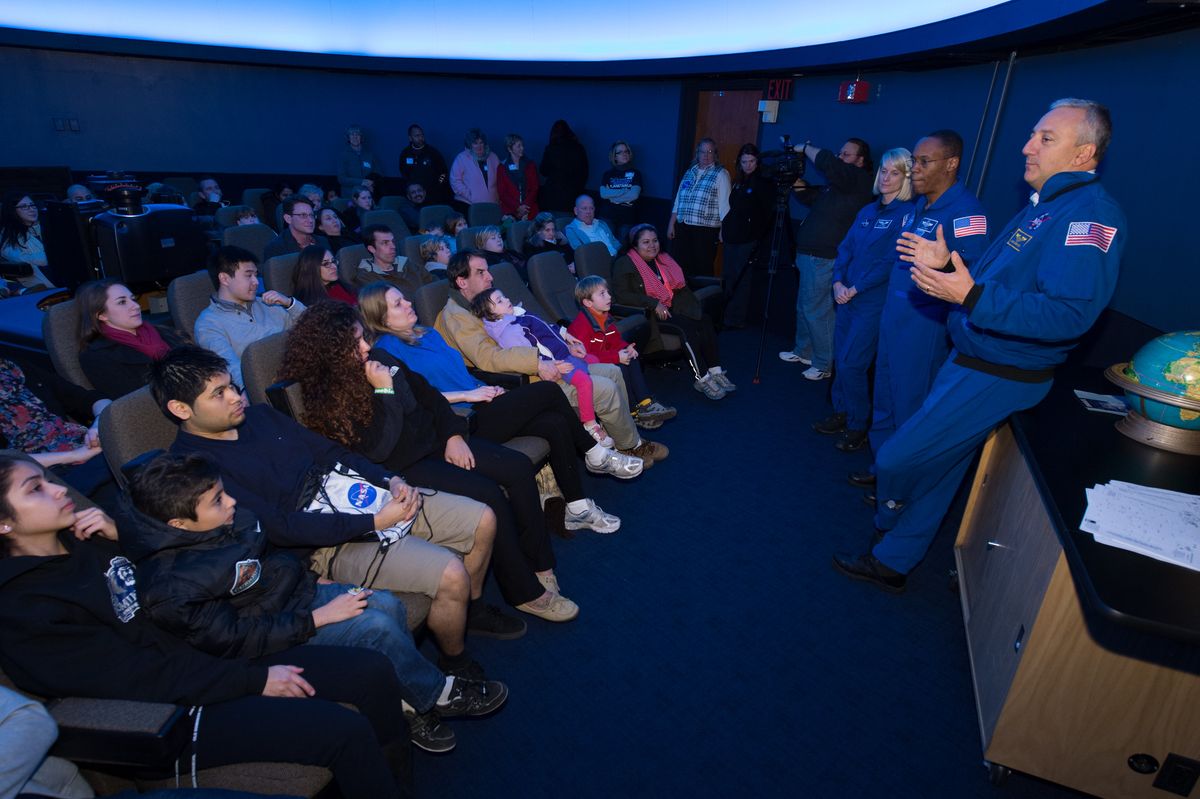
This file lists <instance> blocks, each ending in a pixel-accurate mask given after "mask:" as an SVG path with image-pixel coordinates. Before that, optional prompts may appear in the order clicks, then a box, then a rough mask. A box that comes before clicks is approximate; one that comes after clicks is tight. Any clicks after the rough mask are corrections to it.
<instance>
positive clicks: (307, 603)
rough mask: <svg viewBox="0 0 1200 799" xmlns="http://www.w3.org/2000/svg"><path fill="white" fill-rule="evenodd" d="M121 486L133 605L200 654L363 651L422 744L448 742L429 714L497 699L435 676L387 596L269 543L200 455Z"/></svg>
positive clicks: (460, 712)
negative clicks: (373, 655)
mask: <svg viewBox="0 0 1200 799" xmlns="http://www.w3.org/2000/svg"><path fill="white" fill-rule="evenodd" d="M518 457H519V456H518ZM129 494H130V499H131V502H130V503H129V504H130V507H129V508H127V510H126V512H125V513H124V514H123V515H122V516H121V549H122V551H123V552H124V553H125V555H126V556H128V557H129V559H130V560H131V561H133V564H134V566H135V568H136V569H137V578H138V588H139V591H138V602H139V604H140V605H141V607H142V609H143V610H144V611H145V613H146V615H148V616H149V617H150V619H151V620H152V621H153V622H154V623H155V624H157V625H158V626H159V627H162V628H163V629H165V630H167V631H168V632H170V633H172V634H173V635H175V636H178V637H179V638H182V639H183V640H184V641H186V642H187V643H188V644H189V645H191V646H194V647H196V648H197V649H199V650H200V651H202V652H207V653H208V654H210V655H214V656H216V657H221V658H261V657H266V656H268V655H273V654H275V653H277V652H280V651H282V650H285V649H289V648H291V647H294V646H300V645H301V644H313V645H317V646H356V647H364V648H367V649H374V650H375V651H377V652H379V653H380V654H382V655H385V656H386V657H387V658H388V660H389V661H390V662H391V664H392V667H393V668H394V669H395V672H396V680H397V681H398V682H399V684H400V692H401V697H402V698H403V699H404V701H405V702H407V703H408V704H409V705H410V706H412V707H413V708H414V709H415V713H413V714H410V719H411V721H410V729H411V735H412V741H413V743H414V744H416V745H417V746H419V747H421V748H422V749H425V750H426V751H430V752H447V751H449V750H450V749H453V748H454V733H453V732H452V731H451V730H449V729H447V728H445V727H443V726H442V725H441V721H440V718H453V717H458V716H483V715H487V714H489V713H491V712H493V711H495V710H496V709H498V708H499V707H500V706H501V705H502V704H504V701H505V700H506V699H507V697H508V689H507V688H506V687H505V686H504V684H503V683H500V682H477V681H473V680H466V679H462V678H455V677H447V676H445V675H443V674H442V672H441V671H439V670H438V669H437V667H435V666H434V665H433V664H432V663H430V662H429V661H428V660H426V659H425V658H424V657H423V656H422V655H421V653H420V652H419V651H418V650H417V647H416V645H415V644H414V642H413V639H412V634H411V633H410V632H409V630H408V625H407V615H406V613H405V609H404V605H403V604H402V603H401V602H400V600H399V599H397V598H396V597H394V596H393V595H392V594H391V593H389V592H387V591H378V592H376V591H371V590H370V589H360V588H358V587H357V585H356V584H354V585H346V584H340V583H320V582H318V578H317V575H316V574H314V573H313V572H312V571H310V570H309V569H308V568H307V566H306V565H305V564H304V563H303V562H302V561H301V560H300V559H299V558H296V557H294V556H293V555H291V554H290V553H288V552H284V551H283V550H279V549H273V548H271V547H270V544H269V542H268V541H267V537H266V535H265V534H264V533H263V532H262V528H261V526H260V524H259V520H258V518H257V517H256V516H255V515H254V513H253V512H252V511H250V510H248V509H246V508H244V507H243V508H238V507H237V504H238V503H237V500H236V499H234V498H233V497H232V496H230V495H229V494H226V493H225V490H224V485H223V484H222V482H221V473H220V469H219V468H218V467H217V465H216V464H215V463H214V462H213V461H212V460H211V459H210V458H209V457H208V456H207V455H200V454H192V455H172V454H162V455H159V456H158V457H156V458H155V459H153V460H152V461H150V462H149V463H148V464H146V465H144V466H142V467H141V468H140V469H139V470H138V471H137V473H136V474H135V475H134V476H133V478H132V480H131V481H130V486H129ZM230 574H233V575H237V579H236V580H235V583H234V586H233V588H232V590H231V589H230V588H229V575H230ZM439 717H440V718H439Z"/></svg>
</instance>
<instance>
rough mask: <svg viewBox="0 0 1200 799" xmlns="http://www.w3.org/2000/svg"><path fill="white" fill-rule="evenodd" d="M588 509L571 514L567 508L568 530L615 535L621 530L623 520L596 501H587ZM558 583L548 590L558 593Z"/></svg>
mask: <svg viewBox="0 0 1200 799" xmlns="http://www.w3.org/2000/svg"><path fill="white" fill-rule="evenodd" d="M584 502H586V503H587V509H586V510H584V511H583V512H581V513H571V509H570V508H567V517H566V525H567V529H568V530H591V531H592V532H593V533H601V534H608V533H615V532H616V531H617V530H620V529H621V520H620V519H618V518H617V517H616V516H613V515H612V514H611V513H605V512H604V511H603V510H601V508H600V506H599V505H597V504H596V502H595V500H591V499H585V500H584ZM557 584H558V581H557V580H555V586H556V587H555V588H551V587H550V586H549V585H546V583H545V582H543V583H542V585H545V586H546V590H548V591H554V592H555V593H558V588H557Z"/></svg>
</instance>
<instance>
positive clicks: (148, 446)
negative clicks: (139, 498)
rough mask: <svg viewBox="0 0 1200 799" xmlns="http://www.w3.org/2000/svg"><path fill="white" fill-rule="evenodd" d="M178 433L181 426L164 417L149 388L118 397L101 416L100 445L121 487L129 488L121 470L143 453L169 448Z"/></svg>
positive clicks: (142, 388)
mask: <svg viewBox="0 0 1200 799" xmlns="http://www.w3.org/2000/svg"><path fill="white" fill-rule="evenodd" d="M177 432H179V428H178V426H177V425H175V424H174V423H172V422H171V421H169V420H168V419H167V417H166V416H164V415H163V412H162V411H161V410H160V409H159V407H158V403H157V402H155V401H154V397H153V396H152V395H151V394H150V387H149V386H143V387H141V388H139V389H138V390H137V391H134V392H131V393H129V394H126V395H125V396H123V397H118V398H117V399H115V400H113V402H112V404H111V405H109V406H108V407H106V408H105V409H104V410H103V411H102V412H101V413H100V446H101V448H102V449H103V451H104V460H105V461H106V462H107V463H108V468H109V470H110V471H111V472H112V473H113V475H115V476H116V478H117V483H119V484H120V486H121V488H126V479H125V475H124V473H123V472H122V471H121V468H122V467H123V466H124V465H125V464H127V463H129V462H130V461H131V460H133V459H134V458H136V457H137V456H139V455H141V454H142V453H143V452H149V451H150V450H155V449H168V448H170V446H171V444H172V443H173V442H174V441H175V434H176V433H177Z"/></svg>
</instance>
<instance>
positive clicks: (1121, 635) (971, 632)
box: [955, 424, 1200, 799]
mask: <svg viewBox="0 0 1200 799" xmlns="http://www.w3.org/2000/svg"><path fill="white" fill-rule="evenodd" d="M1110 429H1111V428H1110ZM1113 435H1115V433H1114V434H1113ZM1039 480H1040V472H1039V470H1038V467H1037V465H1036V464H1031V459H1030V456H1029V455H1028V453H1027V452H1025V451H1023V448H1022V446H1020V445H1019V443H1018V439H1017V437H1016V436H1015V435H1014V432H1013V429H1012V427H1011V426H1010V424H1005V425H1003V426H1001V427H1000V428H998V429H997V430H996V431H994V432H993V433H992V434H991V436H990V437H989V438H988V440H987V443H986V444H985V446H984V449H983V454H982V458H981V461H980V464H979V468H978V470H977V472H976V474H975V477H974V484H973V486H972V490H971V495H970V499H969V501H968V504H967V507H966V511H965V513H964V515H963V520H962V524H961V526H960V528H959V532H958V538H957V541H956V542H955V556H956V560H957V562H958V574H959V584H960V588H961V598H962V609H963V619H964V622H965V624H966V632H967V645H968V647H969V649H970V658H971V671H972V677H973V680H974V685H975V701H976V708H977V711H978V716H979V729H980V734H981V736H982V739H983V752H984V757H985V759H986V760H987V761H988V762H989V764H991V765H992V769H993V777H997V776H1002V775H1003V774H1004V773H1005V771H1006V770H1007V769H1012V770H1016V771H1021V772H1024V773H1027V774H1031V775H1034V776H1037V777H1040V778H1042V779H1046V780H1050V781H1052V782H1055V783H1059V784H1062V785H1065V786H1068V787H1071V788H1074V789H1076V790H1080V791H1085V792H1087V793H1090V794H1095V795H1096V796H1101V797H1158V799H1168V798H1169V797H1172V796H1179V795H1184V796H1195V797H1200V786H1197V787H1196V788H1195V789H1194V790H1189V792H1188V793H1180V792H1179V790H1176V791H1169V790H1166V789H1164V788H1163V787H1155V786H1154V783H1155V781H1156V780H1159V781H1160V782H1162V781H1176V784H1179V783H1178V781H1179V780H1182V782H1183V784H1185V785H1186V783H1187V782H1188V779H1187V772H1188V770H1189V769H1190V768H1191V766H1190V765H1188V763H1187V762H1186V761H1184V762H1183V763H1182V764H1179V762H1178V761H1177V759H1176V758H1178V757H1180V756H1181V757H1183V758H1187V759H1189V760H1192V761H1196V760H1200V676H1197V675H1198V674H1200V646H1197V645H1196V644H1195V643H1192V642H1186V643H1183V642H1180V641H1178V640H1167V641H1164V640H1163V637H1162V636H1158V635H1155V634H1153V633H1152V632H1151V633H1148V632H1147V631H1145V630H1143V629H1137V628H1136V627H1130V626H1125V625H1123V624H1120V623H1114V622H1113V621H1112V620H1111V619H1109V618H1099V619H1097V618H1095V617H1096V616H1097V615H1100V616H1103V615H1104V614H1096V613H1094V612H1093V613H1090V614H1089V612H1088V608H1087V607H1085V604H1083V603H1081V600H1080V594H1081V592H1080V591H1079V590H1078V587H1077V585H1076V580H1075V579H1074V578H1073V577H1072V568H1071V567H1072V566H1074V565H1075V564H1074V563H1072V564H1071V566H1069V565H1068V558H1067V556H1066V554H1067V553H1065V552H1064V545H1063V542H1062V539H1061V538H1060V533H1059V531H1060V530H1061V529H1062V528H1064V527H1067V524H1064V523H1063V521H1062V518H1061V517H1060V516H1059V509H1058V508H1056V507H1055V506H1054V502H1053V500H1048V499H1047V496H1049V495H1048V494H1047V493H1046V487H1045V485H1044V484H1042V485H1039ZM1089 485H1090V483H1089ZM1079 493H1080V495H1081V496H1082V487H1080V488H1079ZM1068 521H1069V523H1070V524H1072V525H1073V524H1075V523H1077V522H1078V519H1070V520H1068ZM1071 533H1072V534H1073V535H1084V534H1082V533H1078V531H1077V530H1072V531H1071ZM1087 538H1088V539H1090V536H1088V537H1087ZM1066 543H1067V546H1068V547H1071V546H1073V544H1072V539H1071V538H1069V537H1068V539H1067V541H1066ZM1072 554H1074V553H1072ZM1178 601H1179V602H1184V603H1189V604H1192V605H1195V604H1198V603H1200V595H1198V594H1191V595H1189V596H1181V597H1178ZM1168 638H1169V636H1168ZM1101 641H1103V643H1101ZM1164 654H1165V657H1164ZM1145 755H1149V756H1150V757H1151V758H1153V760H1149V759H1147V758H1145V757H1144V756H1145ZM1171 755H1175V756H1176V758H1172V759H1171V760H1170V761H1168V757H1170V756H1171ZM1139 756H1142V757H1139ZM1131 758H1133V759H1132V760H1131ZM1155 765H1157V768H1155V769H1154V771H1152V772H1151V773H1140V772H1139V771H1138V770H1137V769H1136V768H1135V766H1137V767H1139V768H1141V769H1142V771H1143V772H1145V771H1149V770H1150V768H1151V767H1152V766H1155Z"/></svg>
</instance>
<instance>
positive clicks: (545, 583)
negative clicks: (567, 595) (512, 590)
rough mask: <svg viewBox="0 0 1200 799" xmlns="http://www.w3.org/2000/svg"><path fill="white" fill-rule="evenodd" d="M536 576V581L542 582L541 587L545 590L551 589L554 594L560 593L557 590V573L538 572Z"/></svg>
mask: <svg viewBox="0 0 1200 799" xmlns="http://www.w3.org/2000/svg"><path fill="white" fill-rule="evenodd" d="M537 578H538V582H539V583H541V584H542V588H545V589H546V590H547V591H553V592H554V593H556V594H559V593H562V592H561V591H559V590H558V575H556V574H555V573H554V572H550V573H549V574H539V575H537Z"/></svg>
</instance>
